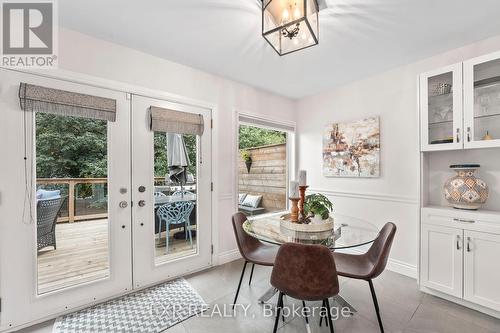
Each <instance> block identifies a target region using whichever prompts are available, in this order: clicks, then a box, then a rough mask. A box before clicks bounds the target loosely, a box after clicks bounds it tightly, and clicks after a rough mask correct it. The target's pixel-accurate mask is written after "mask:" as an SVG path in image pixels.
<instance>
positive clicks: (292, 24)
mask: <svg viewBox="0 0 500 333" xmlns="http://www.w3.org/2000/svg"><path fill="white" fill-rule="evenodd" d="M318 11H319V8H318V1H317V0H263V1H262V36H263V37H264V38H265V39H266V40H267V42H268V43H269V44H271V46H272V47H273V48H274V50H275V51H276V52H278V54H279V55H280V56H282V55H285V54H289V53H292V52H295V51H298V50H302V49H305V48H307V47H311V46H314V45H317V44H318V43H319V20H318Z"/></svg>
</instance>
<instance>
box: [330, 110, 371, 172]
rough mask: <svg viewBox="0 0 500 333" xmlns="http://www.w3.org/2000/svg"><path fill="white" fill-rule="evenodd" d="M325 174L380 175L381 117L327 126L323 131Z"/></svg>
mask: <svg viewBox="0 0 500 333" xmlns="http://www.w3.org/2000/svg"><path fill="white" fill-rule="evenodd" d="M323 175H324V176H326V177H370V178H372V177H379V176H380V120H379V117H371V118H366V119H363V120H358V121H354V122H348V123H334V124H331V125H327V126H326V128H325V132H324V134H323Z"/></svg>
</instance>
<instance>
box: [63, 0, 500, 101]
mask: <svg viewBox="0 0 500 333" xmlns="http://www.w3.org/2000/svg"><path fill="white" fill-rule="evenodd" d="M257 2H258V1H257V0H175V1H174V0H148V1H145V0H142V1H137V0H106V1H103V0H79V1H67V0H65V1H59V11H60V22H61V24H62V25H63V26H64V27H67V28H69V29H73V30H76V31H80V32H82V33H85V34H88V35H91V36H95V37H97V38H101V39H104V40H108V41H111V42H114V43H117V44H121V45H124V46H127V47H130V48H133V49H137V50H141V51H143V52H146V53H149V54H153V55H156V56H159V57H162V58H165V59H169V60H172V61H175V62H178V63H182V64H185V65H188V66H191V67H195V68H198V69H202V70H205V71H208V72H211V73H214V74H217V75H221V76H224V77H228V78H230V79H233V80H236V81H239V82H244V83H247V84H250V85H253V86H256V87H259V88H262V89H265V90H268V91H272V92H275V93H278V94H280V95H284V96H288V97H292V98H301V97H304V96H308V95H312V94H315V93H318V92H321V91H323V90H326V89H328V88H331V87H334V86H336V85H340V84H343V83H346V82H349V81H353V80H356V79H359V78H362V77H366V76H369V75H373V74H375V73H378V72H382V71H384V70H387V69H389V68H393V67H396V66H399V65H403V64H407V63H410V62H413V61H416V60H418V59H423V58H425V57H427V56H430V55H433V54H436V53H439V52H442V51H445V50H449V49H452V48H455V47H459V46H462V45H466V44H468V43H471V42H474V41H477V40H481V39H484V38H487V37H489V36H493V35H498V34H500V23H499V22H500V21H499V13H500V1H499V0H327V4H328V8H327V9H325V10H323V11H321V13H320V44H319V45H318V46H315V47H312V48H309V49H307V50H304V51H300V52H297V53H294V54H291V55H287V56H284V57H279V56H278V55H277V54H276V53H275V52H274V51H273V50H272V48H271V47H270V46H269V45H268V44H267V43H266V41H265V40H264V39H263V38H262V36H261V11H260V7H259V5H258V3H257Z"/></svg>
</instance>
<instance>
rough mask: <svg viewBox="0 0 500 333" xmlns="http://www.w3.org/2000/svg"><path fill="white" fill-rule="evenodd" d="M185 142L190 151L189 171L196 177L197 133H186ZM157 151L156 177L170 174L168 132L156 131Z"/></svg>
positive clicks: (155, 144)
mask: <svg viewBox="0 0 500 333" xmlns="http://www.w3.org/2000/svg"><path fill="white" fill-rule="evenodd" d="M184 142H185V143H186V148H187V151H188V156H189V161H190V162H191V164H190V165H189V167H188V171H189V173H191V174H193V175H194V176H195V177H196V135H184ZM154 151H155V153H154V154H155V177H165V176H166V175H167V174H168V159H167V134H166V133H161V132H155V134H154Z"/></svg>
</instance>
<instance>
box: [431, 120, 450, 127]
mask: <svg viewBox="0 0 500 333" xmlns="http://www.w3.org/2000/svg"><path fill="white" fill-rule="evenodd" d="M450 123H453V120H442V121H433V122H430V123H429V126H431V125H442V124H450Z"/></svg>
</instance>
